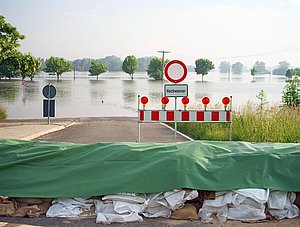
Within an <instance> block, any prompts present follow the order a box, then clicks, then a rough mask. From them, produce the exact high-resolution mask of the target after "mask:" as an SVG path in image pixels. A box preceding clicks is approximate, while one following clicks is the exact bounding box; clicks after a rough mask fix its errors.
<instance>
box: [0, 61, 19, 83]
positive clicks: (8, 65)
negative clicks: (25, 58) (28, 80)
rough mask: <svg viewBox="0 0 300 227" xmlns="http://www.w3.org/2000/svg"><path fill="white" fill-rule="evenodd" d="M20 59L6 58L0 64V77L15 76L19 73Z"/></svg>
mask: <svg viewBox="0 0 300 227" xmlns="http://www.w3.org/2000/svg"><path fill="white" fill-rule="evenodd" d="M19 68H20V59H19V58H17V57H11V58H6V59H5V60H3V61H2V63H1V64H0V79H1V78H2V77H5V78H9V79H11V78H16V77H18V76H19V75H20V73H19Z"/></svg>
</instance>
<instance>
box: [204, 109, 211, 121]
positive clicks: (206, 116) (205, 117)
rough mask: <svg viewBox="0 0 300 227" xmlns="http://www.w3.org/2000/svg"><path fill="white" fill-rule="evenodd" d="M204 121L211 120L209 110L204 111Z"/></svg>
mask: <svg viewBox="0 0 300 227" xmlns="http://www.w3.org/2000/svg"><path fill="white" fill-rule="evenodd" d="M204 121H211V112H210V111H205V112H204Z"/></svg>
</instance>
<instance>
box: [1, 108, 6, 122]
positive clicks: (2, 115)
mask: <svg viewBox="0 0 300 227" xmlns="http://www.w3.org/2000/svg"><path fill="white" fill-rule="evenodd" d="M6 118H7V113H6V110H5V109H4V107H3V106H1V105H0V120H4V119H6Z"/></svg>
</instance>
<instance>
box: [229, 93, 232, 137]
mask: <svg viewBox="0 0 300 227" xmlns="http://www.w3.org/2000/svg"><path fill="white" fill-rule="evenodd" d="M229 127H230V128H229V141H232V96H230V126H229Z"/></svg>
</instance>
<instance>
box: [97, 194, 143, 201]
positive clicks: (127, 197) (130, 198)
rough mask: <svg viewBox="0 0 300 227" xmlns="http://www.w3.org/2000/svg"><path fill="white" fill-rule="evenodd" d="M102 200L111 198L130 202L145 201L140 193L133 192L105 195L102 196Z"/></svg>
mask: <svg viewBox="0 0 300 227" xmlns="http://www.w3.org/2000/svg"><path fill="white" fill-rule="evenodd" d="M102 200H113V201H123V202H130V203H140V204H142V203H145V202H146V198H145V196H142V195H141V194H135V193H118V194H115V195H106V196H104V197H103V198H102Z"/></svg>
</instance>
